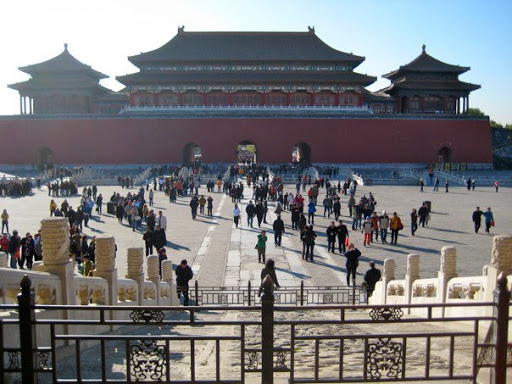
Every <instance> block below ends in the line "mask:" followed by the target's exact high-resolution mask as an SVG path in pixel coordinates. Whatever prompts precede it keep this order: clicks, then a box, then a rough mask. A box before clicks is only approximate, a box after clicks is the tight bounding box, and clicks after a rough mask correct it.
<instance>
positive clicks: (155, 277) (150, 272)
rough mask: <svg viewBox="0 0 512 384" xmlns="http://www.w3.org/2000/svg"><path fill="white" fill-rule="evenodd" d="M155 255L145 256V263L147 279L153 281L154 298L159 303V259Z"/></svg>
mask: <svg viewBox="0 0 512 384" xmlns="http://www.w3.org/2000/svg"><path fill="white" fill-rule="evenodd" d="M159 260H160V259H159V257H158V256H157V255H150V256H148V257H147V258H146V264H147V278H148V280H149V281H152V282H153V283H155V287H156V299H157V303H158V304H160V301H161V297H160V280H161V278H160V261H159Z"/></svg>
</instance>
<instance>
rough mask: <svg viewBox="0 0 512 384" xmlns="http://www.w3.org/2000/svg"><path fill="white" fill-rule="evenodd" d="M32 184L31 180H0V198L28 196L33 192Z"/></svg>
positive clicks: (3, 178) (4, 178)
mask: <svg viewBox="0 0 512 384" xmlns="http://www.w3.org/2000/svg"><path fill="white" fill-rule="evenodd" d="M32 188H33V185H32V182H31V181H30V180H29V179H7V178H6V177H5V176H4V177H2V178H1V179H0V197H17V196H26V195H29V194H30V193H31V192H32Z"/></svg>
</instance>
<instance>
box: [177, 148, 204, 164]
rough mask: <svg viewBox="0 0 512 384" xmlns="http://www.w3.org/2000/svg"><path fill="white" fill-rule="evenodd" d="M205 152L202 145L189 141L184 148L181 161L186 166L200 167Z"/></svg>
mask: <svg viewBox="0 0 512 384" xmlns="http://www.w3.org/2000/svg"><path fill="white" fill-rule="evenodd" d="M202 157H203V153H202V151H201V147H200V146H199V145H197V144H194V143H189V144H187V145H185V148H183V152H182V156H181V163H182V165H184V166H186V167H194V168H196V167H199V166H200V165H201V159H202Z"/></svg>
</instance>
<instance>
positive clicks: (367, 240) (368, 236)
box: [362, 217, 373, 247]
mask: <svg viewBox="0 0 512 384" xmlns="http://www.w3.org/2000/svg"><path fill="white" fill-rule="evenodd" d="M372 231H373V229H372V220H371V218H369V217H367V218H366V220H365V222H364V224H363V229H362V232H363V245H364V246H365V247H366V246H367V245H370V244H371V241H372Z"/></svg>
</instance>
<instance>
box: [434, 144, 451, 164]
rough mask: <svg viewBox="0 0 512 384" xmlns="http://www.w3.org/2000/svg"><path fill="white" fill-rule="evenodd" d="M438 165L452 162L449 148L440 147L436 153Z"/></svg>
mask: <svg viewBox="0 0 512 384" xmlns="http://www.w3.org/2000/svg"><path fill="white" fill-rule="evenodd" d="M437 162H438V163H451V162H452V149H451V148H450V147H442V148H440V149H439V151H437Z"/></svg>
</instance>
